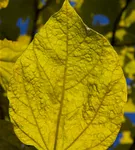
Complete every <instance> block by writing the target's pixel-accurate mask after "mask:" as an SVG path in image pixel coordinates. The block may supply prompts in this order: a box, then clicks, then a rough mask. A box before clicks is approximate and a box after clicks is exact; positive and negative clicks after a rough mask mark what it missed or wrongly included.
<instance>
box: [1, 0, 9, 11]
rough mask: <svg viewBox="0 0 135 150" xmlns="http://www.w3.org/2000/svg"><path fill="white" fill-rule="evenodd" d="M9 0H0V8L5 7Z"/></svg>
mask: <svg viewBox="0 0 135 150" xmlns="http://www.w3.org/2000/svg"><path fill="white" fill-rule="evenodd" d="M8 2H9V0H0V9H1V8H6V7H7V5H8Z"/></svg>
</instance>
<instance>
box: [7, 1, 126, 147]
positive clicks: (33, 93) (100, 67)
mask: <svg viewBox="0 0 135 150" xmlns="http://www.w3.org/2000/svg"><path fill="white" fill-rule="evenodd" d="M126 96H127V89H126V82H125V78H124V75H123V72H122V69H121V67H120V63H119V59H118V55H117V54H116V52H115V51H114V49H113V48H112V46H111V45H110V44H109V42H108V41H107V40H106V39H105V38H104V37H103V36H102V35H100V34H98V33H97V32H95V31H93V30H92V29H90V28H88V27H87V26H86V25H85V24H84V23H83V21H82V20H81V18H80V17H79V16H78V15H77V13H76V12H75V10H74V9H73V8H72V7H71V6H70V4H69V2H68V0H65V2H64V4H63V6H62V8H61V9H60V11H59V12H57V13H55V14H54V15H53V16H52V17H51V18H50V19H49V20H48V22H47V23H46V24H45V25H44V26H43V27H42V28H41V30H40V31H39V32H38V33H37V34H36V35H35V37H34V40H33V42H32V43H31V44H30V45H29V46H28V48H27V49H26V50H25V52H24V53H23V54H22V55H21V57H19V59H18V60H17V62H16V64H15V66H14V72H13V77H12V79H11V82H10V84H9V91H8V98H9V101H10V108H9V109H10V110H9V111H10V118H11V121H12V123H13V124H14V130H15V133H16V135H17V136H18V138H19V139H20V140H21V141H22V142H23V143H25V144H28V145H34V146H35V147H36V148H37V149H38V150H86V149H87V150H106V149H107V148H108V147H109V146H110V145H111V144H112V143H113V142H114V140H115V138H116V136H117V134H118V132H119V130H120V127H121V122H122V118H123V107H124V104H125V102H126Z"/></svg>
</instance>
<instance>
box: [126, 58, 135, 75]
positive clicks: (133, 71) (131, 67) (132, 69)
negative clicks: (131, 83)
mask: <svg viewBox="0 0 135 150" xmlns="http://www.w3.org/2000/svg"><path fill="white" fill-rule="evenodd" d="M124 70H125V73H127V74H128V77H129V78H134V75H135V60H132V61H130V62H129V63H128V64H126V65H125V69H124Z"/></svg>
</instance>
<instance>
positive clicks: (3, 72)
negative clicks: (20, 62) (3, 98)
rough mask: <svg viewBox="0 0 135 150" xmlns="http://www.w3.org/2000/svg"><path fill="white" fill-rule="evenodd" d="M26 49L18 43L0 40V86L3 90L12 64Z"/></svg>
mask: <svg viewBox="0 0 135 150" xmlns="http://www.w3.org/2000/svg"><path fill="white" fill-rule="evenodd" d="M26 47H27V46H26V45H24V44H21V43H19V42H12V41H8V40H6V39H5V40H0V84H1V85H2V87H3V88H4V89H5V90H7V87H8V83H9V80H10V77H11V74H12V71H13V70H12V69H13V66H14V63H15V62H16V60H17V58H18V57H19V56H20V55H21V54H22V52H23V51H24V50H25V49H26Z"/></svg>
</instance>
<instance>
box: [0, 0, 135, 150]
mask: <svg viewBox="0 0 135 150" xmlns="http://www.w3.org/2000/svg"><path fill="white" fill-rule="evenodd" d="M62 3H63V0H48V1H46V0H9V4H8V0H0V40H4V39H5V38H6V39H8V40H12V41H18V42H20V45H23V47H24V48H22V50H23V49H25V47H27V45H28V43H29V42H30V41H31V40H32V39H33V37H34V34H35V33H36V32H37V31H38V30H39V29H40V28H41V27H42V26H43V24H44V23H45V22H46V21H47V20H48V18H49V17H50V16H51V15H52V14H53V13H54V12H56V11H58V10H59V9H60V7H61V5H62ZM70 3H71V5H72V6H73V7H74V8H75V9H76V11H77V13H78V14H79V15H80V16H81V17H82V19H83V21H84V22H85V23H86V24H87V25H88V26H89V27H91V28H93V29H94V30H96V31H98V32H99V33H101V34H103V35H104V36H106V38H108V40H109V41H110V43H111V44H112V46H114V48H115V50H116V51H117V53H118V55H119V57H120V62H121V66H122V68H123V71H124V74H125V77H126V81H127V85H128V102H127V104H126V106H125V116H124V121H123V124H122V128H121V131H120V133H119V135H118V137H117V139H116V141H115V142H114V144H113V145H112V146H111V147H110V148H109V150H134V149H135V0H102V1H101V0H71V1H70ZM7 4H8V6H7ZM5 7H6V8H5ZM8 45H10V46H11V47H12V43H8ZM17 47H19V45H16V49H17ZM20 47H22V46H20ZM18 54H20V53H18ZM9 55H11V54H10V52H9ZM1 56H2V53H0V63H2V61H1V60H2V59H1V58H2V57H1ZM12 62H13V63H14V62H15V58H14V59H12ZM3 65H4V66H5V64H3ZM12 65H13V64H12ZM2 69H3V68H2V67H1V68H0V84H1V87H0V129H2V130H0V149H2V150H6V149H8V150H10V149H11V150H15V149H23V150H24V149H25V150H26V149H27V150H28V149H35V148H34V147H30V146H25V145H23V144H22V143H21V142H20V141H19V140H18V139H17V137H16V136H15V135H14V133H13V129H12V125H11V124H10V122H7V121H8V120H9V116H8V100H7V98H6V93H5V89H6V87H4V86H2V83H3V80H2V73H3V72H2ZM8 72H9V71H8ZM5 120H6V121H5ZM7 138H9V139H8V140H7ZM9 141H11V142H10V143H9ZM9 145H10V146H9ZM9 147H10V149H9Z"/></svg>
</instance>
